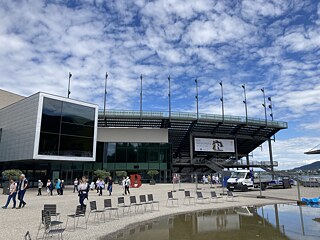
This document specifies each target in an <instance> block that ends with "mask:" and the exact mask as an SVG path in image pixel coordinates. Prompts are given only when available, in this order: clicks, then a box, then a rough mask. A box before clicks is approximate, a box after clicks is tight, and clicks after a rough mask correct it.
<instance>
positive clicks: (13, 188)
mask: <svg viewBox="0 0 320 240" xmlns="http://www.w3.org/2000/svg"><path fill="white" fill-rule="evenodd" d="M27 188H28V180H27V179H26V176H25V175H24V174H21V175H20V177H19V181H17V182H16V181H14V180H13V179H10V186H9V195H8V199H7V202H6V204H5V205H4V206H3V207H2V208H3V209H7V208H8V206H9V204H10V202H11V200H12V202H13V206H12V208H16V203H17V201H16V197H17V195H18V200H19V206H18V207H17V209H20V208H24V207H25V206H26V204H27V203H26V202H25V201H24V195H25V193H26V191H27Z"/></svg>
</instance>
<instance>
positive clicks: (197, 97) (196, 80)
mask: <svg viewBox="0 0 320 240" xmlns="http://www.w3.org/2000/svg"><path fill="white" fill-rule="evenodd" d="M194 82H195V83H196V103H197V120H199V94H198V79H195V80H194Z"/></svg>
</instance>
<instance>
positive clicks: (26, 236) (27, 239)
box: [24, 231, 31, 240]
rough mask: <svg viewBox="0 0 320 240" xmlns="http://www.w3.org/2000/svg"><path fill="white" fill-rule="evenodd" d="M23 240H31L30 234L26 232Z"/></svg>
mask: <svg viewBox="0 0 320 240" xmlns="http://www.w3.org/2000/svg"><path fill="white" fill-rule="evenodd" d="M24 240H31V236H30V232H29V231H27V233H26V235H24Z"/></svg>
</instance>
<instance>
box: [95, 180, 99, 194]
mask: <svg viewBox="0 0 320 240" xmlns="http://www.w3.org/2000/svg"><path fill="white" fill-rule="evenodd" d="M99 183H100V178H98V179H97V181H96V184H95V189H96V190H97V193H99V186H98V185H99Z"/></svg>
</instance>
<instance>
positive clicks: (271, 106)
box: [268, 97, 276, 142]
mask: <svg viewBox="0 0 320 240" xmlns="http://www.w3.org/2000/svg"><path fill="white" fill-rule="evenodd" d="M268 101H269V109H270V117H271V120H272V121H273V118H274V116H273V105H272V100H271V97H268ZM272 140H273V141H274V142H275V141H276V134H274V135H273V139H272Z"/></svg>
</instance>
